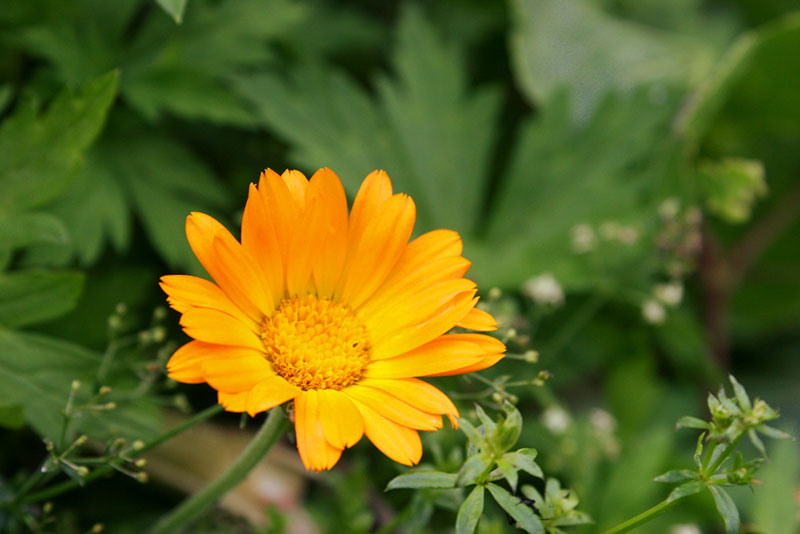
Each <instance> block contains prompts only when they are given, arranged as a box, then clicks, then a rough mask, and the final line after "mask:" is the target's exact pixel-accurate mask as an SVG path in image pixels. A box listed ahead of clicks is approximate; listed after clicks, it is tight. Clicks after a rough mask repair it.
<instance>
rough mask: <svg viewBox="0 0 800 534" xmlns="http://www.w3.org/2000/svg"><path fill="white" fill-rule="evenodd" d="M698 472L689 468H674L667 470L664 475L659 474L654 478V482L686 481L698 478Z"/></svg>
mask: <svg viewBox="0 0 800 534" xmlns="http://www.w3.org/2000/svg"><path fill="white" fill-rule="evenodd" d="M696 479H697V473H695V472H694V471H690V470H688V469H674V470H672V471H667V472H666V473H664V474H662V475H658V476H657V477H655V478H654V479H653V482H667V483H672V482H684V481H686V480H696Z"/></svg>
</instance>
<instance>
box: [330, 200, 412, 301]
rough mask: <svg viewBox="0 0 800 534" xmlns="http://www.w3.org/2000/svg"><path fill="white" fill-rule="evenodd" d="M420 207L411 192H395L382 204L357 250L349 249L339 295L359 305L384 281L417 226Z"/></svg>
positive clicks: (361, 238)
mask: <svg viewBox="0 0 800 534" xmlns="http://www.w3.org/2000/svg"><path fill="white" fill-rule="evenodd" d="M415 218H416V208H415V206H414V201H413V200H411V197H409V196H407V195H402V194H400V195H394V196H393V197H391V198H390V199H389V200H387V201H386V202H384V203H383V204H381V205H380V206H379V209H378V211H377V212H376V213H375V215H374V216H373V217H372V219H370V220H369V222H368V225H367V227H366V229H364V232H363V234H362V235H361V237H360V238H359V237H358V236H356V237H355V238H354V240H355V241H356V242H357V243H356V244H355V245H353V246H355V249H354V250H352V249H351V250H348V258H347V264H346V268H345V272H344V276H343V277H342V283H341V284H340V289H339V290H337V295H338V296H340V298H341V300H342V302H345V303H346V304H348V305H349V306H350V307H351V308H357V307H358V306H359V305H360V304H361V303H362V302H364V301H365V300H366V299H367V298H368V297H369V296H370V295H372V293H374V292H375V290H376V289H378V287H379V286H380V285H381V283H382V282H383V281H384V279H385V278H386V276H387V275H388V274H389V272H390V271H391V270H392V268H393V267H394V265H395V263H397V259H398V258H399V257H400V254H402V252H403V249H404V248H405V247H406V245H407V243H408V238H409V237H410V236H411V232H412V230H413V229H414V219H415Z"/></svg>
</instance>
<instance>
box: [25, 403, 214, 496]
mask: <svg viewBox="0 0 800 534" xmlns="http://www.w3.org/2000/svg"><path fill="white" fill-rule="evenodd" d="M222 410H223V407H222V405H220V404H215V405H213V406H209V407H208V408H206V409H205V410H203V411H202V412H200V413H198V414H197V415H195V416H193V417H190V418H189V419H187V420H186V421H184V422H182V423H181V424H179V425H175V426H174V427H173V428H171V429H169V430H167V431H166V432H164V433H163V434H161V435H159V436H157V437H156V438H154V439H152V440H151V441H149V442H147V443H145V445H144V447H142V448H141V449H139V450H135V451H131V453H130V456H131V457H132V458H134V457H136V456H139V455H140V454H143V453H144V452H147V451H149V450H150V449H152V448H153V447H156V446H158V445H161V444H162V443H164V442H165V441H167V440H168V439H170V438H172V437H173V436H175V435H177V434H180V433H181V432H183V431H184V430H186V429H188V428H190V427H192V426H194V425H196V424H197V423H201V422H203V421H205V420H206V419H210V418H211V417H213V416H215V415H216V414H218V413H220V412H221V411H222ZM113 470H114V468H113V467H112V466H110V465H105V466H103V467H99V468H97V469H95V470H94V471H92V472H91V473H89V476H87V477H85V478H84V479H83V483H84V484H86V483H87V482H90V481H92V480H95V479H97V478H100V477H102V476H105V475H108V474H109V473H111V472H112V471H113ZM78 486H79V483H78V482H77V481H75V480H66V481H64V482H62V483H60V484H56V485H55V486H52V487H49V488H45V489H43V490H41V491H37V492H36V493H33V494H31V495H28V496H27V497H23V495H24V494H25V493H26V492H22V491H20V493H19V494H18V495H17V499H18V500H19V501H20V502H22V503H34V502H41V501H46V500H47V499H52V498H53V497H57V496H58V495H61V494H62V493H64V492H67V491H69V490H71V489H74V488H77V487H78Z"/></svg>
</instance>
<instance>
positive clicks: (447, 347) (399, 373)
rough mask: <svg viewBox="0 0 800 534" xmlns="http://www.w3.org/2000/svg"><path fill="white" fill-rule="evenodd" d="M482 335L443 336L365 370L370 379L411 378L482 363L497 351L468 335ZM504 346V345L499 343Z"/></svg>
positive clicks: (372, 363) (377, 362)
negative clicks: (487, 348) (490, 349)
mask: <svg viewBox="0 0 800 534" xmlns="http://www.w3.org/2000/svg"><path fill="white" fill-rule="evenodd" d="M479 335H480V334H450V335H446V336H440V337H438V338H436V339H434V340H433V341H430V342H428V343H426V344H424V345H422V346H420V347H417V348H415V349H414V350H411V351H409V352H406V353H405V354H402V355H400V356H395V357H394V358H386V359H382V360H375V361H373V362H371V363H370V364H369V366H368V367H367V368H366V369H365V370H364V376H365V377H369V378H411V377H417V376H429V375H434V374H439V373H446V372H447V371H452V370H454V369H460V368H463V367H467V366H469V365H474V364H476V363H478V362H480V361H481V360H482V359H483V358H485V357H486V356H488V355H490V354H496V352H494V351H487V350H486V347H484V346H482V345H481V343H478V342H476V341H474V340H472V339H469V336H479ZM500 345H501V346H502V343H501V344H500Z"/></svg>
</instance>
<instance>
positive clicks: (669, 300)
mask: <svg viewBox="0 0 800 534" xmlns="http://www.w3.org/2000/svg"><path fill="white" fill-rule="evenodd" d="M653 294H654V295H655V297H656V298H657V299H658V300H660V301H661V302H663V303H664V304H666V305H667V306H677V305H678V304H680V303H681V300H683V284H681V283H680V282H670V283H668V284H658V285H656V287H655V288H654V289H653Z"/></svg>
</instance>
